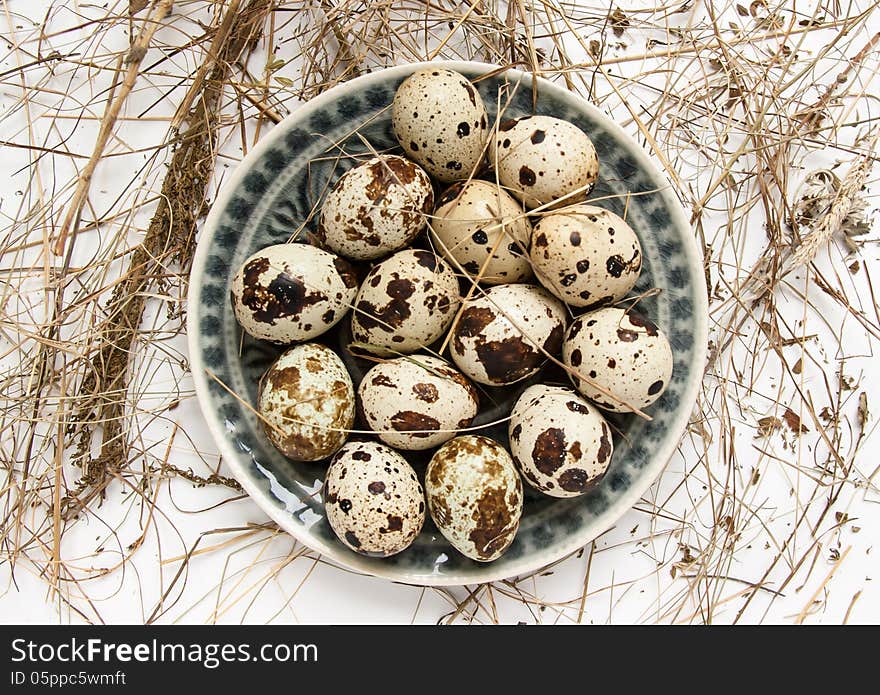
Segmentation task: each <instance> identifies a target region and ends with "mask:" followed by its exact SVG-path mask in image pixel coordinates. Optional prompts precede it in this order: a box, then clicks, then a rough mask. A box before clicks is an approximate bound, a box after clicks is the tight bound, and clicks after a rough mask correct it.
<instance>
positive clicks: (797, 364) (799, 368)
mask: <svg viewBox="0 0 880 695" xmlns="http://www.w3.org/2000/svg"><path fill="white" fill-rule="evenodd" d="M803 369H804V359H803V358H802V357H801V358H798V361H797V362H795V363H794V367H792V368H791V371H793V372H794V373H795V374H800V373H801V372H802V371H803Z"/></svg>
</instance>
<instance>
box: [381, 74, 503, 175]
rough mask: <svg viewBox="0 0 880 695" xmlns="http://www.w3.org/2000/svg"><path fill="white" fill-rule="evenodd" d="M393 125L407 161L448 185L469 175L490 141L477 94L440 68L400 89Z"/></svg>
mask: <svg viewBox="0 0 880 695" xmlns="http://www.w3.org/2000/svg"><path fill="white" fill-rule="evenodd" d="M391 123H392V126H393V128H394V134H395V136H396V137H397V141H398V142H399V143H400V146H401V147H402V148H403V150H404V152H406V156H407V157H409V158H410V159H412V160H414V161H416V162H418V163H419V164H421V165H422V166H423V167H424V168H425V169H426V170H427V171H428V173H429V174H431V176H433V177H434V178H436V179H438V180H440V181H443V182H445V183H449V182H451V181H456V180H458V179H466V178H468V177H469V176H470V175H471V172H473V171H474V170H475V169H476V168H477V165H478V164H479V163H480V160H481V159H482V157H483V150H484V148H485V146H486V140H487V139H488V138H489V122H488V115H487V114H486V107H485V106H484V105H483V100H482V99H481V98H480V94H479V92H477V90H476V88H475V87H474V86H473V85H472V84H471V83H470V82H469V81H468V80H467V78H465V77H464V76H463V75H460V74H459V73H457V72H454V71H452V70H447V69H445V68H441V67H436V68H427V69H425V70H419V71H418V72H414V73H413V74H412V75H410V76H409V77H407V78H406V79H405V80H404V81H403V83H401V85H400V87H398V88H397V92H396V93H395V95H394V102H393V103H392V105H391Z"/></svg>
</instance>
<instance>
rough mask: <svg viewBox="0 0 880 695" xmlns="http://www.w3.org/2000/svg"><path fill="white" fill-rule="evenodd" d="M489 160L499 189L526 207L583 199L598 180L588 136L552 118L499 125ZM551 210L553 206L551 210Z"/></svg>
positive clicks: (564, 203)
mask: <svg viewBox="0 0 880 695" xmlns="http://www.w3.org/2000/svg"><path fill="white" fill-rule="evenodd" d="M489 157H490V160H491V161H492V163H493V165H494V166H495V170H496V171H497V172H498V180H499V181H500V182H501V184H502V185H503V186H505V187H506V188H508V189H509V190H510V192H511V193H512V194H513V195H514V196H515V197H516V198H518V199H519V200H521V201H522V202H523V204H524V205H525V206H526V207H527V208H529V209H532V208H536V207H538V206H539V205H543V204H545V203H552V202H553V201H557V200H559V199H560V198H563V196H566V195H568V194H569V193H571V194H572V195H570V196H569V197H567V198H565V199H564V200H561V201H559V203H557V204H556V205H570V204H571V203H577V202H580V201H582V200H584V199H585V198H586V197H587V194H589V192H590V191H591V190H592V188H593V185H594V184H595V183H596V180H597V179H598V178H599V158H598V157H597V156H596V149H595V148H594V147H593V142H592V141H591V140H590V138H589V137H588V136H587V134H586V133H585V132H584V131H582V130H581V129H580V128H578V127H577V126H576V125H574V124H573V123H569V122H568V121H563V120H561V119H559V118H554V117H552V116H523V117H522V118H517V119H508V120H504V121H501V123H499V124H498V129H497V131H493V132H492V135H491V137H490V139H489ZM551 207H553V206H551Z"/></svg>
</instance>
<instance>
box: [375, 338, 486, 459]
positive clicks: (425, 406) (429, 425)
mask: <svg viewBox="0 0 880 695" xmlns="http://www.w3.org/2000/svg"><path fill="white" fill-rule="evenodd" d="M358 397H359V399H360V407H361V412H362V413H363V416H364V419H365V421H366V423H367V425H369V427H370V429H372V430H374V431H376V432H377V433H378V436H379V439H381V440H382V441H383V442H385V443H386V444H390V445H391V446H394V447H397V448H398V449H406V450H409V451H416V450H421V449H430V448H431V447H435V446H438V445H440V444H442V443H443V442H445V441H448V440H449V439H452V438H453V437H454V436H455V432H456V430H460V429H463V428H465V427H467V426H468V425H469V424H470V423H471V420H473V419H474V416H476V414H477V409H478V407H479V396H478V395H477V390H476V389H475V388H474V385H473V384H471V382H470V381H468V380H467V379H466V378H465V376H464V375H463V374H461V372H459V371H458V370H456V369H453V368H452V367H451V366H449V365H448V364H447V363H446V362H444V361H443V360H441V359H438V358H436V357H430V356H427V355H414V356H412V357H398V358H397V359H393V360H389V361H388V362H382V363H380V364H377V365H375V366H374V367H372V368H371V369H370V371H368V372H367V373H366V374H365V375H364V378H363V381H361V385H360V387H359V389H358Z"/></svg>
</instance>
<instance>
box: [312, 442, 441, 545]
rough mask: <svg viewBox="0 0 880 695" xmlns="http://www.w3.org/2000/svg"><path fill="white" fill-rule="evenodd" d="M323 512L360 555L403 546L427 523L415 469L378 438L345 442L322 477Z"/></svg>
mask: <svg viewBox="0 0 880 695" xmlns="http://www.w3.org/2000/svg"><path fill="white" fill-rule="evenodd" d="M323 492H324V511H325V513H326V515H327V521H328V522H329V523H330V527H331V528H332V529H333V532H334V533H335V534H336V535H337V536H338V537H339V539H340V540H341V541H342V542H343V543H345V545H347V546H348V547H349V548H351V549H352V550H354V551H355V552H358V553H360V554H362V555H371V556H374V557H388V556H389V555H394V554H395V553H399V552H400V551H402V550H405V549H406V548H407V547H409V545H410V544H411V543H412V542H413V541H414V540H415V538H416V536H418V535H419V532H420V531H421V530H422V524H423V523H424V522H425V497H424V493H423V491H422V486H421V484H420V483H419V479H418V478H417V477H416V474H415V471H413V469H412V467H411V466H410V465H409V464H408V463H407V462H406V460H405V459H404V458H403V457H402V456H401V455H400V454H398V453H397V452H396V451H394V450H393V449H390V448H388V447H387V446H385V445H384V444H380V443H379V442H349V443H348V444H346V445H345V446H343V447H342V448H341V449H340V450H339V451H338V452H337V453H336V456H334V457H333V461H332V462H331V463H330V467H329V468H328V469H327V477H326V478H325V480H324V491H323Z"/></svg>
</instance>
